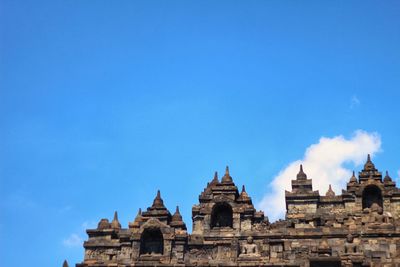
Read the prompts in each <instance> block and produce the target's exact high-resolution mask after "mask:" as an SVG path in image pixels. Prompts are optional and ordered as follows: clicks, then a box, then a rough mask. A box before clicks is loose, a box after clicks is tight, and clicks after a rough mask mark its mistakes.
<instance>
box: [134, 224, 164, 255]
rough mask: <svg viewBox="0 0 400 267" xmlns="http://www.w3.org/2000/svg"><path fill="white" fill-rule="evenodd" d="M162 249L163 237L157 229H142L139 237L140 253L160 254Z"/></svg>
mask: <svg viewBox="0 0 400 267" xmlns="http://www.w3.org/2000/svg"><path fill="white" fill-rule="evenodd" d="M163 251H164V239H163V236H162V233H161V231H160V230H159V229H146V230H144V232H143V234H142V237H141V239H140V254H141V255H142V254H160V255H162V254H163Z"/></svg>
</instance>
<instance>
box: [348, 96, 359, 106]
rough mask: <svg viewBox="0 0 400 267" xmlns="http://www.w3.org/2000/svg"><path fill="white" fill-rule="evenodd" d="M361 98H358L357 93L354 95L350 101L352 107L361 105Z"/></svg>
mask: <svg viewBox="0 0 400 267" xmlns="http://www.w3.org/2000/svg"><path fill="white" fill-rule="evenodd" d="M360 103H361V102H360V99H358V97H357V96H356V95H353V97H352V98H351V102H350V108H351V109H353V108H355V107H357V106H359V105H360Z"/></svg>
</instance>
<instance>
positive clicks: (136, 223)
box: [129, 208, 142, 228]
mask: <svg viewBox="0 0 400 267" xmlns="http://www.w3.org/2000/svg"><path fill="white" fill-rule="evenodd" d="M141 222H142V209H140V208H139V211H138V213H137V215H136V217H135V220H133V222H130V223H129V228H139V227H140V223H141Z"/></svg>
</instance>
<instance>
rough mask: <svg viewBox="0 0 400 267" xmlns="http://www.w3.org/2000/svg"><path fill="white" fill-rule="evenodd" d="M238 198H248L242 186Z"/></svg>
mask: <svg viewBox="0 0 400 267" xmlns="http://www.w3.org/2000/svg"><path fill="white" fill-rule="evenodd" d="M240 196H241V197H243V198H245V197H246V198H248V197H249V195H248V194H247V192H246V188H245V187H244V185H242V192H240Z"/></svg>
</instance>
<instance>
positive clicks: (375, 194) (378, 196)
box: [362, 185, 383, 209]
mask: <svg viewBox="0 0 400 267" xmlns="http://www.w3.org/2000/svg"><path fill="white" fill-rule="evenodd" d="M374 203H376V204H378V205H379V207H381V208H382V207H383V206H382V192H381V190H380V189H379V187H377V186H375V185H370V186H367V187H366V188H365V189H364V191H363V195H362V208H363V209H365V208H370V207H371V206H372V204H374Z"/></svg>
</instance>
